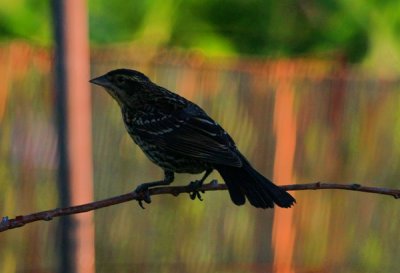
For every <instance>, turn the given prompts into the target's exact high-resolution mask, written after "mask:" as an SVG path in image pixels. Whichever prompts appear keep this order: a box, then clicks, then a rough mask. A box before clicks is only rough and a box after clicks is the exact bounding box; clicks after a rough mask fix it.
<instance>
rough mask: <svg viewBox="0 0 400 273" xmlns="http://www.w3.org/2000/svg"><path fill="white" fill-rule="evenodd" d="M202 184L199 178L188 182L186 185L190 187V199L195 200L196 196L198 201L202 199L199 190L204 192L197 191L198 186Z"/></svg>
mask: <svg viewBox="0 0 400 273" xmlns="http://www.w3.org/2000/svg"><path fill="white" fill-rule="evenodd" d="M202 185H203V181H200V180H196V181H192V182H190V183H189V185H188V186H189V187H190V188H191V191H190V192H189V197H190V199H192V200H195V199H196V198H197V199H199V200H200V201H203V198H202V197H201V194H200V192H201V193H204V191H199V188H201V186H202Z"/></svg>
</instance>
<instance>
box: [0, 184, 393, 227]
mask: <svg viewBox="0 0 400 273" xmlns="http://www.w3.org/2000/svg"><path fill="white" fill-rule="evenodd" d="M281 188H282V189H284V190H287V191H300V190H328V189H340V190H350V191H359V192H369V193H376V194H384V195H390V196H393V197H394V198H396V199H398V198H400V190H398V189H388V188H377V187H366V186H361V185H359V184H346V185H344V184H334V183H322V182H316V183H309V184H294V185H285V186H281ZM226 189H227V187H226V185H225V184H218V182H217V181H216V180H213V181H211V182H210V183H208V184H205V185H203V186H202V187H201V188H200V189H199V191H202V192H203V191H204V192H205V191H220V190H226ZM149 191H150V195H159V194H172V195H174V196H178V195H179V194H181V193H190V192H191V191H192V188H191V187H189V186H173V187H159V188H152V189H150V190H149ZM142 198H143V196H140V195H139V194H137V193H136V192H130V193H126V194H122V195H118V196H114V197H111V198H107V199H103V200H100V201H95V202H92V203H87V204H83V205H79V206H71V207H67V208H57V209H52V210H46V211H41V212H36V213H32V214H29V215H24V216H17V217H15V218H14V219H9V218H8V217H3V218H2V220H1V221H0V232H3V231H6V230H9V229H13V228H18V227H22V226H24V225H25V224H28V223H31V222H36V221H50V220H52V219H53V218H55V217H60V216H65V215H70V214H76V213H82V212H87V211H91V210H96V209H99V208H105V207H108V206H112V205H116V204H120V203H124V202H128V201H131V200H141V199H142Z"/></svg>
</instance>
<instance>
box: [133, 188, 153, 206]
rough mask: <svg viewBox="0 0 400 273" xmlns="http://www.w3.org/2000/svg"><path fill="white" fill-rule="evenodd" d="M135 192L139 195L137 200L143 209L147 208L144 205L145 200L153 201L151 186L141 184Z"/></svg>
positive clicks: (147, 201) (148, 202)
mask: <svg viewBox="0 0 400 273" xmlns="http://www.w3.org/2000/svg"><path fill="white" fill-rule="evenodd" d="M135 193H136V194H137V195H138V196H139V197H138V199H137V201H138V203H139V206H140V207H141V208H142V209H145V207H144V206H143V201H144V202H146V203H147V204H150V203H151V198H150V191H149V188H148V187H146V186H145V185H139V186H138V187H137V188H136V189H135Z"/></svg>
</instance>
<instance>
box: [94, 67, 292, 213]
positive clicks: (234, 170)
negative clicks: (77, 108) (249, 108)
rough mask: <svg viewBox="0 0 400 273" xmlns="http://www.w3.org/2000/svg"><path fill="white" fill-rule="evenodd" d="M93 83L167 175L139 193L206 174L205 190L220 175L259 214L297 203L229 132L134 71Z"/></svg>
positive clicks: (112, 74) (236, 199)
mask: <svg viewBox="0 0 400 273" xmlns="http://www.w3.org/2000/svg"><path fill="white" fill-rule="evenodd" d="M90 82H91V83H94V84H97V85H100V86H102V87H104V88H105V89H106V90H107V92H108V93H109V94H110V95H111V96H112V97H113V98H114V99H115V100H116V101H117V102H118V104H119V106H120V107H121V111H122V117H123V120H124V123H125V127H126V129H127V131H128V133H129V134H130V136H131V137H132V139H133V140H134V142H135V143H136V144H137V145H138V146H139V147H140V148H141V149H142V150H143V152H144V153H145V154H146V155H147V157H148V158H149V159H150V160H151V161H152V162H154V163H155V164H157V165H158V166H160V167H161V168H163V169H164V173H165V178H164V180H162V181H156V182H150V183H145V184H143V185H141V186H139V187H138V189H137V190H147V189H148V188H149V187H153V186H159V185H168V184H170V183H171V182H172V181H173V179H174V173H192V174H197V173H201V172H205V175H204V176H203V178H202V179H201V180H199V181H197V183H196V185H197V186H201V184H202V183H203V181H204V180H205V179H206V177H207V176H208V175H209V174H210V173H211V171H212V170H214V169H215V170H217V171H218V172H219V173H220V175H221V176H222V178H223V179H224V181H225V183H226V185H227V187H228V190H229V194H230V197H231V199H232V201H233V203H235V204H236V205H243V204H244V203H245V201H246V198H247V199H248V200H249V202H250V203H251V204H252V205H253V206H255V207H257V208H272V207H274V203H275V204H277V205H278V206H280V207H284V208H288V207H290V206H292V205H293V204H294V203H295V199H294V198H293V197H292V196H291V195H290V194H288V193H287V192H286V191H284V190H282V189H281V188H279V187H278V186H276V185H275V184H273V183H272V182H271V181H270V180H268V179H267V178H265V177H264V176H263V175H261V174H260V173H259V172H258V171H256V170H255V169H254V168H253V167H252V166H251V165H250V163H249V162H248V161H247V159H246V158H245V157H244V156H243V155H242V154H241V153H240V151H239V150H238V149H237V148H236V145H235V142H234V141H233V139H232V138H231V137H230V136H229V135H228V134H227V133H226V132H225V130H224V129H223V128H222V127H221V126H220V125H218V124H217V123H216V122H215V121H214V120H212V119H211V118H210V117H209V116H208V115H207V114H206V112H205V111H203V110H202V109H201V108H200V107H199V106H197V105H196V104H194V103H192V102H190V101H189V100H187V99H185V98H183V97H181V96H179V95H177V94H175V93H173V92H171V91H169V90H167V89H165V88H163V87H161V86H158V85H157V84H155V83H153V82H151V81H150V79H149V78H148V77H147V76H145V75H144V74H142V73H140V72H138V71H135V70H129V69H117V70H113V71H110V72H108V73H107V74H105V75H103V76H100V77H98V78H95V79H92V80H91V81H90ZM245 197H246V198H245Z"/></svg>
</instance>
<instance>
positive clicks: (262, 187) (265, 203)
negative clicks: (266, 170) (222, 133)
mask: <svg viewBox="0 0 400 273" xmlns="http://www.w3.org/2000/svg"><path fill="white" fill-rule="evenodd" d="M216 170H218V172H219V173H220V175H221V176H222V178H223V179H224V181H225V183H226V185H227V187H228V190H229V195H230V197H231V199H232V201H233V203H235V204H236V205H243V204H244V203H245V201H246V198H245V197H247V199H248V200H249V202H250V204H252V205H253V206H254V207H256V208H264V209H265V208H273V207H274V203H275V204H277V205H278V206H279V207H283V208H289V207H291V206H292V205H293V204H294V203H295V202H296V200H295V199H294V198H293V197H292V196H291V195H290V194H289V193H287V192H286V191H285V190H283V189H281V188H280V187H278V186H276V185H275V184H274V183H272V182H271V181H270V180H268V179H267V178H265V177H264V176H263V175H261V174H260V173H259V172H257V171H256V170H255V169H254V168H253V167H252V166H251V165H250V163H249V162H248V161H247V160H246V159H245V158H243V166H242V167H240V168H238V167H232V166H224V165H218V166H216Z"/></svg>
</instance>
